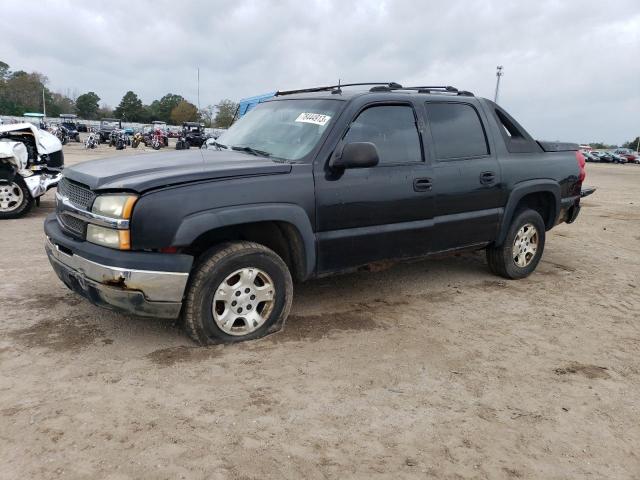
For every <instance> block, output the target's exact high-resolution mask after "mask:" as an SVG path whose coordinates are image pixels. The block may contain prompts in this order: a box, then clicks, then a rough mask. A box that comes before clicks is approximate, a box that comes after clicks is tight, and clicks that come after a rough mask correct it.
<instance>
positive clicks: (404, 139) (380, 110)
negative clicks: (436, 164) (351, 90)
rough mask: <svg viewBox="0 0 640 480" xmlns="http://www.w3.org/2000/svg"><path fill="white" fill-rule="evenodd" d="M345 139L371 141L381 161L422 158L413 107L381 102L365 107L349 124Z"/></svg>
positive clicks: (418, 160) (394, 161)
mask: <svg viewBox="0 0 640 480" xmlns="http://www.w3.org/2000/svg"><path fill="white" fill-rule="evenodd" d="M344 140H345V143H352V142H371V143H373V144H374V145H375V146H376V148H377V149H378V156H379V157H380V165H384V164H387V165H388V164H399V163H412V162H421V161H422V150H421V149H420V136H419V135H418V128H417V126H416V119H415V115H414V113H413V108H412V107H410V106H408V105H381V106H375V107H369V108H367V109H366V110H364V111H363V112H362V113H360V115H358V117H357V118H356V119H355V120H354V121H353V123H352V124H351V125H350V126H349V130H348V131H347V134H346V136H345V138H344Z"/></svg>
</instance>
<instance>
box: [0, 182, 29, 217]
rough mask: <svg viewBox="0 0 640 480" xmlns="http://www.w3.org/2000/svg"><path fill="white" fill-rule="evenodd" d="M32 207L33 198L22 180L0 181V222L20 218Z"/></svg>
mask: <svg viewBox="0 0 640 480" xmlns="http://www.w3.org/2000/svg"><path fill="white" fill-rule="evenodd" d="M32 206H33V197H32V196H31V192H29V189H28V188H27V184H26V183H24V180H22V178H20V177H15V178H14V179H13V180H12V181H11V182H9V181H7V180H0V220H5V219H9V218H19V217H22V216H24V215H26V214H27V213H29V210H31V207H32Z"/></svg>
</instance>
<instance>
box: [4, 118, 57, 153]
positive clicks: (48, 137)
mask: <svg viewBox="0 0 640 480" xmlns="http://www.w3.org/2000/svg"><path fill="white" fill-rule="evenodd" d="M0 133H16V134H21V135H24V134H31V135H33V136H34V137H35V139H36V148H37V149H38V153H39V154H40V155H44V154H49V153H54V152H57V151H59V150H62V143H60V140H58V138H57V137H56V136H55V135H52V134H50V133H49V132H47V131H46V130H40V129H39V128H38V127H36V126H35V125H32V124H30V123H14V124H9V125H0Z"/></svg>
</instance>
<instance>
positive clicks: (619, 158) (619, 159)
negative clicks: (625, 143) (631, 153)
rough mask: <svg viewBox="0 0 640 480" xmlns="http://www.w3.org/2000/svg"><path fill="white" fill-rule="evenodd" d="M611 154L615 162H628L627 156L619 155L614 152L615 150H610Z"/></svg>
mask: <svg viewBox="0 0 640 480" xmlns="http://www.w3.org/2000/svg"><path fill="white" fill-rule="evenodd" d="M609 155H611V158H612V159H613V160H612V161H613V163H620V164H624V163H627V158H626V157H624V156H622V155H618V154H617V153H613V152H609Z"/></svg>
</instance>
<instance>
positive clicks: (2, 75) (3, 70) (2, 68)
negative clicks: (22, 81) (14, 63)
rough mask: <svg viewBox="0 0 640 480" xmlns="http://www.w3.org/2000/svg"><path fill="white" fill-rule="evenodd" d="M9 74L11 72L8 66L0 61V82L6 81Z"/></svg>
mask: <svg viewBox="0 0 640 480" xmlns="http://www.w3.org/2000/svg"><path fill="white" fill-rule="evenodd" d="M10 73H11V72H10V71H9V64H8V63H4V62H3V61H0V82H1V81H2V80H6V79H7V78H8V77H9V75H10Z"/></svg>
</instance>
